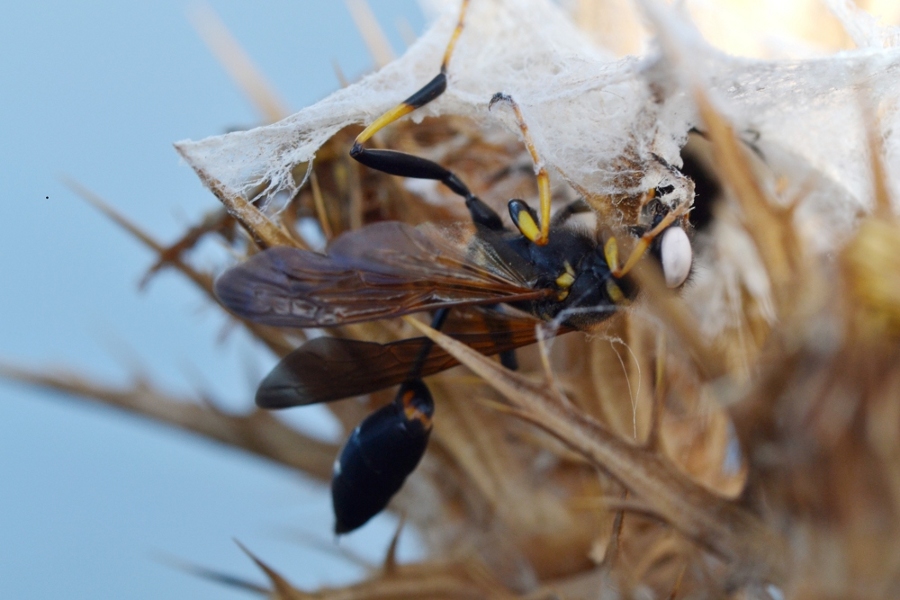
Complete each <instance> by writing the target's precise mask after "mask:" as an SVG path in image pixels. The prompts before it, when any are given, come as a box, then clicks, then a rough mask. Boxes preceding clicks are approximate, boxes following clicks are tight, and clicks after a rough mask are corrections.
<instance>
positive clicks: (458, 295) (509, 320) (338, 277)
mask: <svg viewBox="0 0 900 600" xmlns="http://www.w3.org/2000/svg"><path fill="white" fill-rule="evenodd" d="M467 4H468V2H467V1H464V2H463V6H462V11H461V13H460V17H459V21H458V24H457V27H456V29H455V31H454V33H453V35H452V38H451V40H450V42H449V44H448V46H447V50H446V52H445V54H444V58H443V61H442V64H441V68H440V73H439V74H438V75H437V76H436V77H435V78H434V79H432V80H431V81H430V82H429V83H427V84H426V85H425V86H424V87H423V88H422V89H421V90H419V91H418V92H416V93H415V94H413V95H412V96H410V97H409V98H408V99H407V100H405V101H404V102H402V103H401V104H400V105H398V106H397V107H395V108H394V109H392V110H390V111H388V112H387V113H385V114H384V115H382V116H381V117H380V118H378V119H376V120H375V121H374V122H373V123H372V124H371V125H369V126H368V127H367V128H366V129H365V130H364V131H363V132H362V133H361V134H360V135H359V136H358V137H357V139H356V143H355V144H354V145H353V148H352V150H351V151H350V154H351V155H352V156H353V157H354V158H355V159H356V160H358V161H359V162H361V163H362V164H364V165H367V166H369V167H371V168H374V169H377V170H380V171H383V172H385V173H389V174H393V175H399V176H403V177H413V178H421V179H433V180H438V181H440V182H442V183H443V184H444V185H446V186H447V187H448V188H449V189H450V190H451V191H453V192H454V193H455V194H457V195H459V196H461V197H462V198H464V199H465V202H466V206H467V208H468V210H469V213H470V215H471V219H472V222H473V223H474V227H475V233H474V236H472V238H471V240H470V241H469V242H468V243H466V244H459V243H455V242H454V241H452V240H451V239H450V236H448V235H447V232H446V230H442V229H441V228H440V227H437V226H434V225H425V226H420V227H412V226H410V225H407V224H404V223H398V222H383V223H376V224H372V225H368V226H365V227H362V228H360V229H358V230H355V231H351V232H348V233H345V234H343V235H341V236H339V237H338V238H336V239H335V240H333V241H332V242H331V243H330V245H329V246H328V249H327V252H326V253H325V254H319V253H315V252H309V251H306V250H301V249H298V248H293V247H274V248H269V249H267V250H265V251H263V252H260V253H258V254H256V255H255V256H253V257H251V258H250V259H249V260H247V261H246V262H244V263H243V264H240V265H238V266H236V267H233V268H231V269H229V270H228V271H226V272H225V273H223V274H222V275H221V276H220V277H219V279H218V280H217V281H216V293H217V295H218V297H219V299H220V300H221V302H222V304H223V305H225V306H226V307H227V308H228V309H229V310H230V311H231V312H233V313H234V314H236V315H238V316H239V317H242V318H245V319H249V320H251V321H254V322H257V323H261V324H265V325H272V326H276V327H299V328H303V327H316V328H319V327H329V326H336V325H343V324H349V323H358V322H363V321H371V320H376V319H387V318H393V317H399V316H401V315H406V314H410V313H418V312H425V311H428V312H432V313H433V320H432V326H433V327H435V328H442V327H443V328H444V330H445V331H446V332H447V333H448V334H449V335H452V336H453V337H455V338H457V339H458V340H460V341H463V342H464V343H466V344H468V345H470V346H472V347H474V348H475V349H477V350H479V351H480V352H482V353H484V354H488V355H493V354H500V356H501V360H502V361H503V362H504V364H506V365H507V366H510V367H513V366H514V355H513V351H514V349H515V348H518V347H520V346H524V345H527V344H531V343H534V342H535V340H536V337H535V336H536V332H535V323H536V321H555V322H556V323H557V325H558V326H559V331H558V333H559V332H565V331H570V330H574V329H581V330H585V329H588V328H590V327H591V326H592V325H594V324H596V323H598V322H600V321H603V320H604V319H607V318H609V317H610V316H611V315H612V314H614V313H615V312H616V310H617V309H618V308H619V307H621V306H623V305H625V304H627V303H628V302H629V301H630V300H631V299H633V298H634V296H635V294H636V292H637V290H636V289H635V286H634V285H633V283H632V282H631V281H630V280H629V278H628V276H627V274H628V271H629V270H630V269H631V268H632V267H633V266H634V264H635V263H636V261H637V260H638V259H639V258H640V256H641V255H642V254H644V252H645V251H646V250H648V249H649V251H650V253H651V254H654V255H655V256H656V257H657V258H658V259H659V260H660V263H661V265H662V266H663V271H664V273H665V276H666V280H667V282H668V283H669V285H670V286H672V287H676V286H679V285H681V283H682V282H683V281H684V280H685V278H686V277H687V275H688V273H689V271H690V263H691V258H690V243H689V242H688V238H687V235H686V234H685V232H684V229H682V227H681V226H680V223H681V222H682V221H683V220H684V215H683V214H682V212H680V211H679V210H678V209H676V210H667V209H665V208H664V207H662V204H661V203H659V202H658V201H656V200H654V201H652V202H655V203H656V216H655V218H654V219H653V222H652V223H651V225H650V226H649V227H647V228H646V230H645V231H634V232H633V233H635V234H637V237H638V238H639V239H638V241H637V244H636V246H637V247H636V248H635V250H634V251H633V252H632V253H631V255H630V257H629V259H628V260H627V261H626V262H625V263H624V264H623V265H620V264H619V261H618V256H617V254H618V252H617V247H616V242H615V239H614V238H611V239H610V240H609V241H608V242H607V243H606V244H605V245H604V244H601V243H599V242H598V240H597V239H596V236H595V235H594V234H592V233H589V232H586V231H582V230H579V229H577V228H574V227H570V226H569V223H568V221H569V220H570V217H571V216H572V215H573V214H575V213H576V212H579V211H581V210H586V209H587V207H586V206H585V205H583V204H581V205H578V204H575V205H570V206H569V207H567V208H566V209H563V210H561V211H559V213H558V214H557V215H556V216H555V217H554V218H553V219H551V211H550V200H551V198H550V186H549V180H548V176H547V172H546V170H545V168H544V167H543V166H542V163H541V162H540V160H539V159H538V155H537V152H536V150H535V148H534V145H533V143H532V141H531V138H530V136H529V134H528V130H527V127H526V126H525V123H524V120H523V118H522V115H521V112H520V111H519V108H518V106H517V105H516V103H515V102H514V101H513V99H512V98H510V97H508V96H506V95H504V94H497V95H495V96H494V98H493V99H492V101H491V105H492V106H493V105H494V104H496V103H505V104H506V105H508V106H510V107H512V109H513V110H514V111H515V113H516V117H517V119H518V122H519V125H520V128H521V130H522V133H523V137H524V140H525V144H526V147H527V148H528V150H529V152H530V153H531V155H532V158H533V159H534V161H535V165H536V171H537V179H538V190H539V197H540V212H539V214H540V216H538V213H537V212H535V211H534V210H532V209H531V208H530V207H529V206H528V205H527V204H526V203H525V202H523V201H522V200H518V199H514V200H510V201H509V213H510V217H511V219H512V222H513V224H514V226H515V229H511V228H508V227H506V226H504V225H503V222H502V220H501V218H500V216H499V215H498V214H497V213H496V212H495V211H494V210H493V209H491V208H490V207H489V206H488V205H487V204H485V203H484V202H482V201H481V200H480V199H479V198H477V197H476V196H475V195H474V194H472V192H471V191H470V190H469V188H468V187H467V186H466V185H465V184H464V183H463V182H462V181H461V180H460V179H459V178H458V177H457V176H456V175H454V174H453V173H451V172H450V171H448V170H447V169H444V168H443V167H441V166H440V165H438V164H436V163H434V162H431V161H428V160H425V159H423V158H419V157H416V156H412V155H409V154H404V153H401V152H396V151H392V150H381V149H367V148H365V147H364V146H363V144H364V143H365V142H366V141H367V140H369V139H370V138H371V137H372V135H374V134H375V133H376V132H377V131H378V130H380V129H381V128H383V127H385V126H386V125H388V124H390V123H392V122H393V121H395V120H397V119H399V118H400V117H402V116H404V115H406V114H409V113H410V112H412V111H413V110H415V109H416V108H419V107H421V106H423V105H425V104H427V103H428V102H430V101H432V100H434V99H435V98H437V97H438V96H440V95H441V93H443V91H444V90H445V88H446V85H447V79H446V70H447V64H448V62H449V60H450V57H451V55H452V52H453V48H454V46H455V44H456V40H457V38H458V37H459V35H460V32H461V31H462V28H463V21H464V15H465V10H466V7H467ZM500 306H508V307H512V308H513V309H517V310H515V311H512V313H511V312H510V311H506V310H500V308H499V307H500ZM451 310H452V311H453V313H454V315H453V316H452V318H450V319H448V315H449V313H450V312H451ZM445 321H446V324H445ZM456 364H457V363H456V361H455V360H454V359H453V358H452V357H450V356H449V355H448V354H447V353H446V352H444V351H443V350H442V349H440V348H436V347H434V346H433V345H432V343H431V342H430V341H427V339H426V338H413V339H406V340H401V341H397V342H393V343H388V344H377V343H373V342H366V341H360V340H352V339H338V338H331V337H320V338H316V339H313V340H311V341H309V342H307V343H305V344H303V345H302V346H301V347H300V348H298V349H297V350H295V351H294V352H292V353H290V354H289V355H287V356H286V357H285V358H284V359H283V360H282V361H281V362H280V363H279V364H278V365H277V366H276V367H275V369H274V370H273V371H272V372H271V373H270V374H269V375H268V376H267V377H266V378H265V379H264V380H263V382H262V383H261V384H260V386H259V389H258V392H257V395H256V402H257V404H258V405H259V406H261V407H264V408H285V407H290V406H301V405H308V404H315V403H318V402H329V401H332V400H338V399H341V398H346V397H350V396H356V395H360V394H365V393H369V392H372V391H375V390H379V389H382V388H385V387H389V386H392V385H397V384H401V387H400V390H399V392H398V393H397V396H396V399H395V401H394V402H393V403H391V404H389V405H387V406H385V407H382V408H381V409H379V410H377V411H375V412H374V413H373V414H371V415H370V416H369V417H368V418H366V419H365V420H364V421H363V422H362V423H361V424H360V425H359V427H357V428H356V429H355V430H354V432H353V433H352V434H351V436H350V438H349V440H348V441H347V443H346V445H345V447H344V449H343V450H342V452H341V455H340V457H339V458H338V460H337V461H336V462H335V470H334V476H333V481H332V499H333V504H334V511H335V516H336V526H335V530H336V532H337V533H345V532H348V531H352V530H353V529H356V528H357V527H359V526H361V525H362V524H364V523H365V522H366V521H368V520H369V519H370V518H371V517H372V516H374V515H375V514H377V513H378V512H380V511H381V510H382V509H383V508H384V507H385V506H386V505H387V503H388V501H389V500H390V498H391V497H392V496H393V495H394V493H395V492H396V491H397V490H399V488H400V486H401V485H402V483H403V481H404V480H405V478H406V477H407V475H409V473H411V472H412V470H413V469H414V468H415V466H416V465H417V464H418V462H419V460H420V459H421V457H422V455H423V453H424V451H425V446H426V444H427V441H428V436H429V433H430V431H431V426H432V422H431V418H432V415H433V411H434V403H433V400H432V398H431V394H430V392H429V390H428V388H427V386H426V385H425V384H424V383H423V382H422V378H423V377H425V376H427V375H430V374H433V373H436V372H439V371H442V370H444V369H448V368H450V367H452V366H454V365H456Z"/></svg>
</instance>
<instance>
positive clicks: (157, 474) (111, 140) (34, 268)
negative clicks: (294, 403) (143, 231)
mask: <svg viewBox="0 0 900 600" xmlns="http://www.w3.org/2000/svg"><path fill="white" fill-rule="evenodd" d="M211 4H212V6H213V8H214V9H215V10H216V11H217V12H218V13H219V15H220V16H221V17H222V19H223V20H224V21H225V23H226V24H227V25H228V27H229V28H230V29H231V31H232V33H233V34H234V35H235V36H236V37H237V38H238V39H239V40H240V41H241V43H242V44H243V45H244V47H245V48H246V50H247V51H248V52H249V54H250V55H251V57H252V58H253V59H254V60H255V61H256V63H257V64H258V65H259V66H260V67H261V69H262V70H263V71H264V72H265V73H266V74H267V76H268V77H269V79H270V80H271V82H272V83H273V84H274V85H275V87H276V88H277V89H278V90H279V92H280V93H281V95H282V97H283V99H284V100H285V101H286V102H287V103H288V104H289V105H290V107H291V108H292V109H294V110H296V109H299V108H300V107H302V106H305V105H307V104H310V103H312V102H314V101H315V100H317V99H319V98H321V97H323V96H324V95H326V94H327V93H328V92H330V91H332V90H333V89H335V88H336V87H337V85H338V82H337V78H336V76H335V75H334V71H333V68H332V62H333V61H334V62H336V63H337V64H339V65H340V67H341V68H342V70H343V71H344V72H345V73H346V74H347V75H348V76H350V77H356V76H358V75H359V74H361V73H363V72H365V71H366V70H367V69H369V68H370V67H371V61H370V59H369V57H368V54H367V52H366V50H365V48H364V46H363V44H362V42H361V39H360V37H359V35H358V34H357V32H356V30H355V28H354V26H353V25H352V22H351V20H350V17H349V13H348V12H347V10H346V8H345V6H344V3H343V2H339V1H334V2H322V1H313V0H294V1H293V2H291V1H286V0H263V1H259V2H248V1H236V0H231V1H224V0H214V1H212V3H211ZM371 4H372V6H373V8H374V9H375V12H376V14H377V15H378V18H379V20H380V22H381V23H382V25H383V27H384V28H385V30H386V31H387V32H388V34H389V36H390V37H391V41H392V42H393V44H394V46H395V48H397V49H398V50H399V49H402V47H403V42H402V41H401V37H400V36H399V35H398V33H397V26H396V24H397V20H398V19H399V18H401V17H402V18H404V19H406V20H407V21H408V22H409V23H410V24H411V25H412V27H413V29H414V30H416V31H421V29H422V27H423V19H422V16H421V13H420V12H419V10H418V8H417V6H416V4H415V2H414V0H390V1H389V0H371ZM191 6H192V4H191V3H190V2H188V1H185V0H154V1H152V2H149V1H137V2H124V3H123V2H118V1H117V2H113V1H94V2H90V3H87V2H63V1H51V0H34V1H32V2H19V3H11V4H10V5H8V6H6V7H4V15H3V18H2V19H0V181H2V184H3V197H2V200H0V222H2V223H3V233H2V235H0V282H2V292H0V360H3V361H11V362H15V363H18V364H25V365H32V366H34V365H45V366H49V365H54V364H55V365H68V366H71V367H74V368H77V369H79V370H81V371H83V372H84V373H87V374H90V375H92V376H95V377H99V378H105V379H107V380H114V381H124V380H125V378H126V375H127V373H128V369H129V361H131V360H132V358H131V357H129V353H133V355H134V357H136V358H137V360H139V361H140V362H141V364H142V365H144V366H145V367H146V368H147V369H148V370H149V371H150V373H152V374H153V375H154V376H156V378H157V379H159V380H162V381H164V382H166V384H167V386H168V387H169V388H170V389H172V390H175V391H190V390H191V389H192V387H193V386H196V385H198V384H199V385H203V386H205V387H208V388H210V389H212V390H213V391H214V392H215V393H216V394H217V395H218V396H219V397H221V398H223V400H225V401H227V403H228V404H229V405H230V406H243V405H245V404H244V403H246V402H249V401H250V400H249V398H250V397H251V394H252V389H253V382H252V381H251V380H252V378H253V374H252V373H248V364H249V365H253V366H254V368H256V369H257V370H258V372H259V373H262V372H264V370H265V369H266V368H268V367H269V366H270V365H271V359H270V358H269V357H267V356H266V355H265V353H264V352H263V351H262V350H260V349H259V348H255V347H253V346H252V345H251V344H250V343H249V342H248V341H247V340H246V339H243V338H240V337H238V336H232V337H231V338H229V339H228V341H226V342H225V343H224V344H217V343H216V341H215V339H216V336H217V335H218V334H219V332H220V331H221V327H222V325H223V323H224V319H223V317H221V316H220V314H219V312H218V311H217V310H214V309H212V308H210V307H209V306H208V304H207V303H206V301H205V300H203V299H202V297H201V296H200V295H199V294H197V293H195V292H194V291H193V290H192V289H191V288H190V286H189V285H188V284H186V283H185V282H183V281H182V280H181V279H180V278H179V277H178V276H177V274H175V273H165V274H163V275H161V276H159V277H157V278H156V279H155V280H154V281H153V282H152V284H151V285H150V287H149V288H148V290H146V291H145V292H144V293H142V294H139V293H138V291H137V289H136V284H137V282H138V280H139V279H140V277H141V275H142V273H143V271H144V269H145V268H146V267H147V266H148V265H149V264H150V261H151V256H150V255H149V253H148V252H147V251H145V250H144V249H143V248H142V247H140V246H139V245H138V244H137V243H135V242H133V241H132V240H130V239H129V238H128V237H127V236H126V235H125V234H124V233H122V232H121V231H120V230H119V229H117V228H116V227H115V226H113V225H112V224H110V223H109V222H108V221H107V220H106V219H105V218H104V217H102V216H101V215H99V214H98V213H96V212H95V211H94V210H93V209H92V208H90V207H88V206H87V205H85V204H84V203H83V202H82V201H81V200H80V199H78V198H77V197H75V196H74V195H73V194H72V193H71V192H69V191H68V190H67V189H66V188H65V187H63V186H62V185H61V184H60V182H59V179H58V177H59V176H60V175H63V174H65V175H68V176H71V177H73V178H74V179H76V180H78V181H79V182H81V183H82V184H84V185H85V186H87V187H88V188H91V189H92V190H94V191H95V192H97V193H99V194H100V195H101V196H103V197H104V198H105V199H107V200H108V201H109V202H111V203H112V204H114V205H115V206H116V207H117V208H119V209H120V210H122V211H123V212H125V213H126V214H128V215H129V216H130V217H132V218H133V219H135V220H136V221H137V222H139V223H141V224H142V225H143V226H144V227H146V228H147V229H149V230H150V231H151V232H153V233H154V234H155V235H156V236H157V237H158V238H159V239H161V240H165V241H170V240H172V239H173V238H174V236H176V235H177V233H178V232H179V231H180V230H181V227H182V226H183V225H184V224H185V223H188V222H193V221H194V220H195V219H196V218H197V217H198V216H199V215H201V214H203V212H204V211H206V210H208V209H210V208H212V207H213V206H214V204H215V200H214V199H213V197H212V196H211V195H210V194H209V193H208V192H206V191H205V190H204V189H203V188H202V187H201V185H200V184H199V182H198V181H197V179H196V178H195V177H194V175H193V173H192V172H191V171H190V169H189V168H187V167H186V166H185V165H184V164H181V163H180V161H179V158H178V156H177V154H176V153H175V151H174V150H173V149H172V147H171V143H172V142H173V141H175V140H179V139H184V138H201V137H205V136H208V135H213V134H216V133H219V132H222V131H224V130H225V129H227V128H230V127H233V126H236V125H237V126H241V125H244V126H246V125H250V124H253V123H255V122H256V121H257V119H258V117H257V115H256V113H255V112H254V110H253V108H252V107H251V106H250V105H249V104H248V103H247V102H246V101H245V100H244V98H243V96H242V95H241V94H240V92H239V91H238V90H237V89H235V88H234V86H233V85H232V84H231V82H230V80H229V79H228V77H227V76H226V74H225V73H224V71H223V70H222V68H221V67H220V66H219V65H218V64H217V63H216V61H215V60H214V59H213V58H212V56H211V55H210V53H209V52H208V51H207V49H206V48H205V46H204V45H203V44H202V42H201V41H200V39H199V37H198V36H197V34H196V33H195V32H194V30H193V29H192V27H191V25H190V23H189V21H188V18H187V13H188V10H189V8H190V7H191ZM47 196H49V199H46V198H45V197H47ZM303 410H306V409H303ZM289 418H290V419H291V420H292V421H298V422H308V421H312V420H314V415H313V414H312V413H310V414H309V416H308V417H305V416H304V413H303V412H300V411H295V412H294V413H293V414H291V415H290V416H289ZM331 524H332V517H331V513H330V502H329V499H328V497H327V494H326V491H325V490H324V488H313V487H310V486H309V485H307V484H306V483H305V482H303V481H301V480H300V479H299V478H298V477H297V476H295V475H294V474H293V473H291V472H288V471H287V470H284V469H281V468H278V467H276V466H274V465H272V464H270V463H266V462H264V461H262V460H261V459H257V458H254V457H251V456H247V455H244V454H242V453H239V452H236V451H232V450H226V449H223V448H222V447H219V446H216V445H213V444H211V443H209V442H206V441H203V440H198V439H196V438H193V437H191V436H190V435H188V434H183V433H179V432H176V431H173V430H171V429H168V428H165V427H162V426H158V425H153V424H149V423H145V422H143V421H141V420H138V419H137V418H134V417H131V416H126V415H122V414H119V413H115V412H112V411H110V410H108V409H104V408H99V407H94V406H89V405H87V404H82V403H75V402H73V401H71V400H68V399H63V398H60V397H53V396H48V395H46V394H41V393H38V392H35V391H32V390H30V389H27V388H23V387H21V386H14V385H10V384H7V383H0V598H4V599H6V598H9V599H14V598H15V599H18V598H52V597H58V598H66V599H67V600H76V599H97V598H148V599H149V598H154V599H158V598H222V599H228V598H246V597H249V596H247V595H246V593H245V592H239V591H234V590H230V589H228V588H223V587H220V586H217V585H215V584H211V583H208V582H206V581H203V580H199V579H196V578H193V577H192V576H190V575H186V574H184V573H182V572H180V571H177V570H174V569H172V568H171V567H169V566H166V565H163V564H161V563H160V562H158V561H157V560H156V559H155V558H154V557H155V556H157V555H159V554H169V555H174V556H178V557H181V558H184V559H186V560H189V561H193V562H196V563H198V564H201V565H206V566H209V567H215V568H219V569H222V570H223V571H226V572H230V573H233V574H236V575H240V576H245V577H247V578H249V579H253V580H255V581H258V582H263V581H264V579H263V577H262V576H261V574H259V573H258V571H257V570H256V569H255V567H254V566H253V565H252V564H251V563H250V561H249V559H248V558H246V557H245V556H244V555H243V554H242V553H241V552H240V550H239V549H238V548H237V547H236V546H235V544H234V542H233V541H232V540H233V539H234V538H237V539H239V540H240V541H242V542H243V543H244V544H246V545H247V546H249V547H250V549H251V550H253V551H254V552H256V553H257V554H258V555H259V556H261V557H262V558H263V559H265V560H267V561H269V562H270V564H272V565H273V566H274V567H276V568H278V569H280V570H282V572H284V573H285V574H286V575H288V576H289V577H290V578H291V579H292V580H293V581H294V582H296V583H297V584H299V585H302V586H310V587H315V586H317V585H321V584H326V583H338V582H340V581H345V580H347V579H348V578H350V577H352V576H355V575H359V574H360V570H359V569H358V568H355V567H352V566H351V565H350V563H349V562H348V561H346V560H345V559H343V558H341V557H339V556H337V555H336V554H335V555H329V554H328V553H325V552H322V551H320V550H315V549H311V548H310V547H309V545H308V544H304V543H303V542H298V541H295V540H294V541H291V540H286V539H284V536H283V534H284V533H287V532H291V531H293V532H303V533H305V534H307V535H310V536H313V537H318V538H320V539H322V540H324V541H325V542H327V543H329V544H330V543H331V536H330V529H331ZM392 527H393V524H392V522H391V521H390V519H387V518H384V519H381V520H379V521H377V522H375V523H373V524H372V525H371V526H369V527H367V528H365V529H364V530H363V532H362V533H360V534H356V535H353V536H350V537H348V538H346V539H345V540H343V541H342V542H341V546H342V547H347V548H352V549H354V550H356V551H359V552H362V553H363V554H364V555H366V556H368V557H370V558H372V559H376V558H377V557H378V556H379V555H380V554H381V552H382V551H383V549H384V547H385V546H386V545H387V543H388V542H389V538H390V535H391V532H392ZM411 545H412V544H407V548H409V547H410V546H411Z"/></svg>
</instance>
